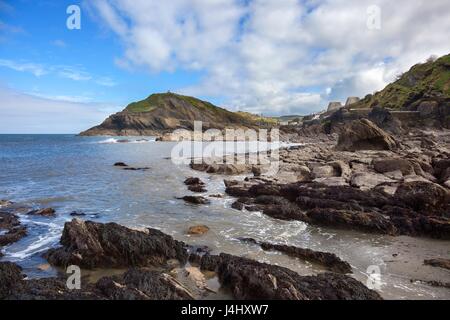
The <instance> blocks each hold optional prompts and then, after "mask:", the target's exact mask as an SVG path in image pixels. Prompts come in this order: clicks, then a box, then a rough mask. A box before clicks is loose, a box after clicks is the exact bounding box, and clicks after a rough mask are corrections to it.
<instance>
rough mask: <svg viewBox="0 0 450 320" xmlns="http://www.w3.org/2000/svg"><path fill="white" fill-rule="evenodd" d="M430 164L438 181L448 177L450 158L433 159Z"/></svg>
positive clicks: (449, 173)
mask: <svg viewBox="0 0 450 320" xmlns="http://www.w3.org/2000/svg"><path fill="white" fill-rule="evenodd" d="M432 165H433V170H434V175H435V176H436V178H438V179H439V181H440V182H445V181H447V180H449V179H450V159H434V160H433V162H432Z"/></svg>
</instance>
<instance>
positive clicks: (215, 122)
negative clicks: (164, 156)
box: [80, 92, 258, 136]
mask: <svg viewBox="0 0 450 320" xmlns="http://www.w3.org/2000/svg"><path fill="white" fill-rule="evenodd" d="M194 121H201V122H202V128H203V129H204V130H206V129H210V128H214V129H219V130H222V129H224V128H243V129H245V128H256V127H257V124H258V123H257V121H256V120H253V119H252V118H249V117H245V116H243V115H242V114H239V113H235V112H231V111H228V110H225V109H223V108H220V107H217V106H215V105H213V104H211V103H209V102H207V101H202V100H199V99H196V98H194V97H188V96H183V95H179V94H175V93H170V92H168V93H158V94H152V95H150V96H149V97H148V98H146V99H144V100H141V101H138V102H133V103H131V104H129V105H128V106H127V107H126V108H125V109H124V110H122V111H121V112H118V113H116V114H113V115H111V116H109V117H108V118H107V119H106V120H105V121H103V123H102V124H100V125H98V126H95V127H93V128H91V129H89V130H86V131H84V132H81V133H80V135H84V136H94V135H112V136H141V135H144V136H155V135H156V136H158V135H160V134H164V133H168V132H172V131H174V130H175V129H186V130H189V131H191V130H193V129H194Z"/></svg>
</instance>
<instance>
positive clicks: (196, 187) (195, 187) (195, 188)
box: [188, 184, 208, 192]
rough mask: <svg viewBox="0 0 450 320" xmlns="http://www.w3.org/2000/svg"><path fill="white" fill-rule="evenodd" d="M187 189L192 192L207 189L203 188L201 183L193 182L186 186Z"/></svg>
mask: <svg viewBox="0 0 450 320" xmlns="http://www.w3.org/2000/svg"><path fill="white" fill-rule="evenodd" d="M188 190H189V191H192V192H206V191H208V190H206V189H205V187H204V186H203V185H201V184H193V185H190V186H188Z"/></svg>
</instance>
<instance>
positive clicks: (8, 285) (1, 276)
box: [0, 262, 23, 300]
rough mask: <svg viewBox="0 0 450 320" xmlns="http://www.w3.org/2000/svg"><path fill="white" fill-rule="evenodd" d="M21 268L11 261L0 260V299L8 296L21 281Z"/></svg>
mask: <svg viewBox="0 0 450 320" xmlns="http://www.w3.org/2000/svg"><path fill="white" fill-rule="evenodd" d="M21 272H22V269H21V268H20V267H19V266H17V265H16V264H14V263H12V262H0V300H3V299H6V298H7V297H8V296H10V295H11V294H12V293H13V292H14V291H15V289H16V288H17V286H18V283H20V281H22V279H23V276H22V274H21Z"/></svg>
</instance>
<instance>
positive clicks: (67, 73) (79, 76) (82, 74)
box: [55, 66, 92, 81]
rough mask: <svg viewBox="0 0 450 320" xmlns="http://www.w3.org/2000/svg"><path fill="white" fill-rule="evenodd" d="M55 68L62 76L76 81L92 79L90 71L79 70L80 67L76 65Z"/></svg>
mask: <svg viewBox="0 0 450 320" xmlns="http://www.w3.org/2000/svg"><path fill="white" fill-rule="evenodd" d="M55 69H57V73H58V74H59V75H60V76H61V77H63V78H67V79H71V80H74V81H87V80H91V79H92V76H91V75H90V74H89V73H88V72H86V71H83V70H79V69H78V68H75V67H70V66H61V67H56V68H55Z"/></svg>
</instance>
